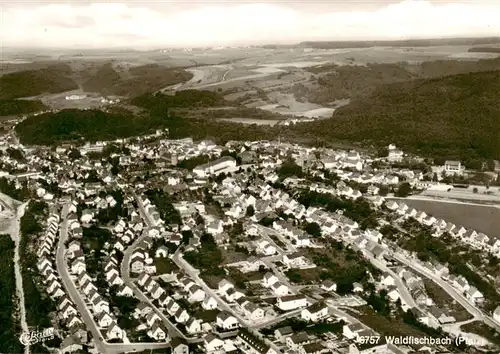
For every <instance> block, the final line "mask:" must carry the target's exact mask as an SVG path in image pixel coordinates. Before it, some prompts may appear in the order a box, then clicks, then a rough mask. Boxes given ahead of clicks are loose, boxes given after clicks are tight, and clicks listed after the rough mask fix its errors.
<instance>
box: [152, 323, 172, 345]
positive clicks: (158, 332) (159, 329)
mask: <svg viewBox="0 0 500 354" xmlns="http://www.w3.org/2000/svg"><path fill="white" fill-rule="evenodd" d="M148 336H149V337H151V338H153V339H155V340H158V341H160V340H161V341H163V340H165V339H166V338H167V336H168V332H167V329H166V328H165V326H164V325H163V323H162V322H161V321H156V322H155V323H153V325H152V326H151V330H150V331H148Z"/></svg>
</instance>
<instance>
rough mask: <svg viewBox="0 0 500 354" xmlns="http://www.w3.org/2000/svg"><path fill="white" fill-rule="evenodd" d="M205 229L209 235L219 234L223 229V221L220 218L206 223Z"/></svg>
mask: <svg viewBox="0 0 500 354" xmlns="http://www.w3.org/2000/svg"><path fill="white" fill-rule="evenodd" d="M206 231H207V233H209V234H211V235H219V234H221V233H222V232H223V231H224V223H223V222H222V220H214V221H212V222H211V223H210V224H208V225H207V227H206Z"/></svg>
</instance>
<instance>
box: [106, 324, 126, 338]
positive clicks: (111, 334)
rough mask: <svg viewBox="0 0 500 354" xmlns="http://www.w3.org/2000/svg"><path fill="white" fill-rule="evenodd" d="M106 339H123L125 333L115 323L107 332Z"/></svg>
mask: <svg viewBox="0 0 500 354" xmlns="http://www.w3.org/2000/svg"><path fill="white" fill-rule="evenodd" d="M106 338H107V339H108V340H112V339H122V338H123V331H122V330H121V328H120V327H118V325H117V324H116V323H115V322H113V323H112V324H111V325H110V326H109V327H108V330H107V331H106Z"/></svg>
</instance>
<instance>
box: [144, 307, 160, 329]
mask: <svg viewBox="0 0 500 354" xmlns="http://www.w3.org/2000/svg"><path fill="white" fill-rule="evenodd" d="M157 321H160V322H161V318H160V316H158V315H157V314H156V312H153V311H151V312H150V313H148V314H147V316H146V322H147V323H148V325H149V326H150V327H151V326H153V324H154V323H155V322H157Z"/></svg>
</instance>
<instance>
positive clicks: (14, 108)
mask: <svg viewBox="0 0 500 354" xmlns="http://www.w3.org/2000/svg"><path fill="white" fill-rule="evenodd" d="M45 109H48V107H47V106H45V105H44V104H43V103H42V101H40V100H2V99H0V117H4V116H12V115H19V114H27V113H32V112H38V111H43V110H45Z"/></svg>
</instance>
